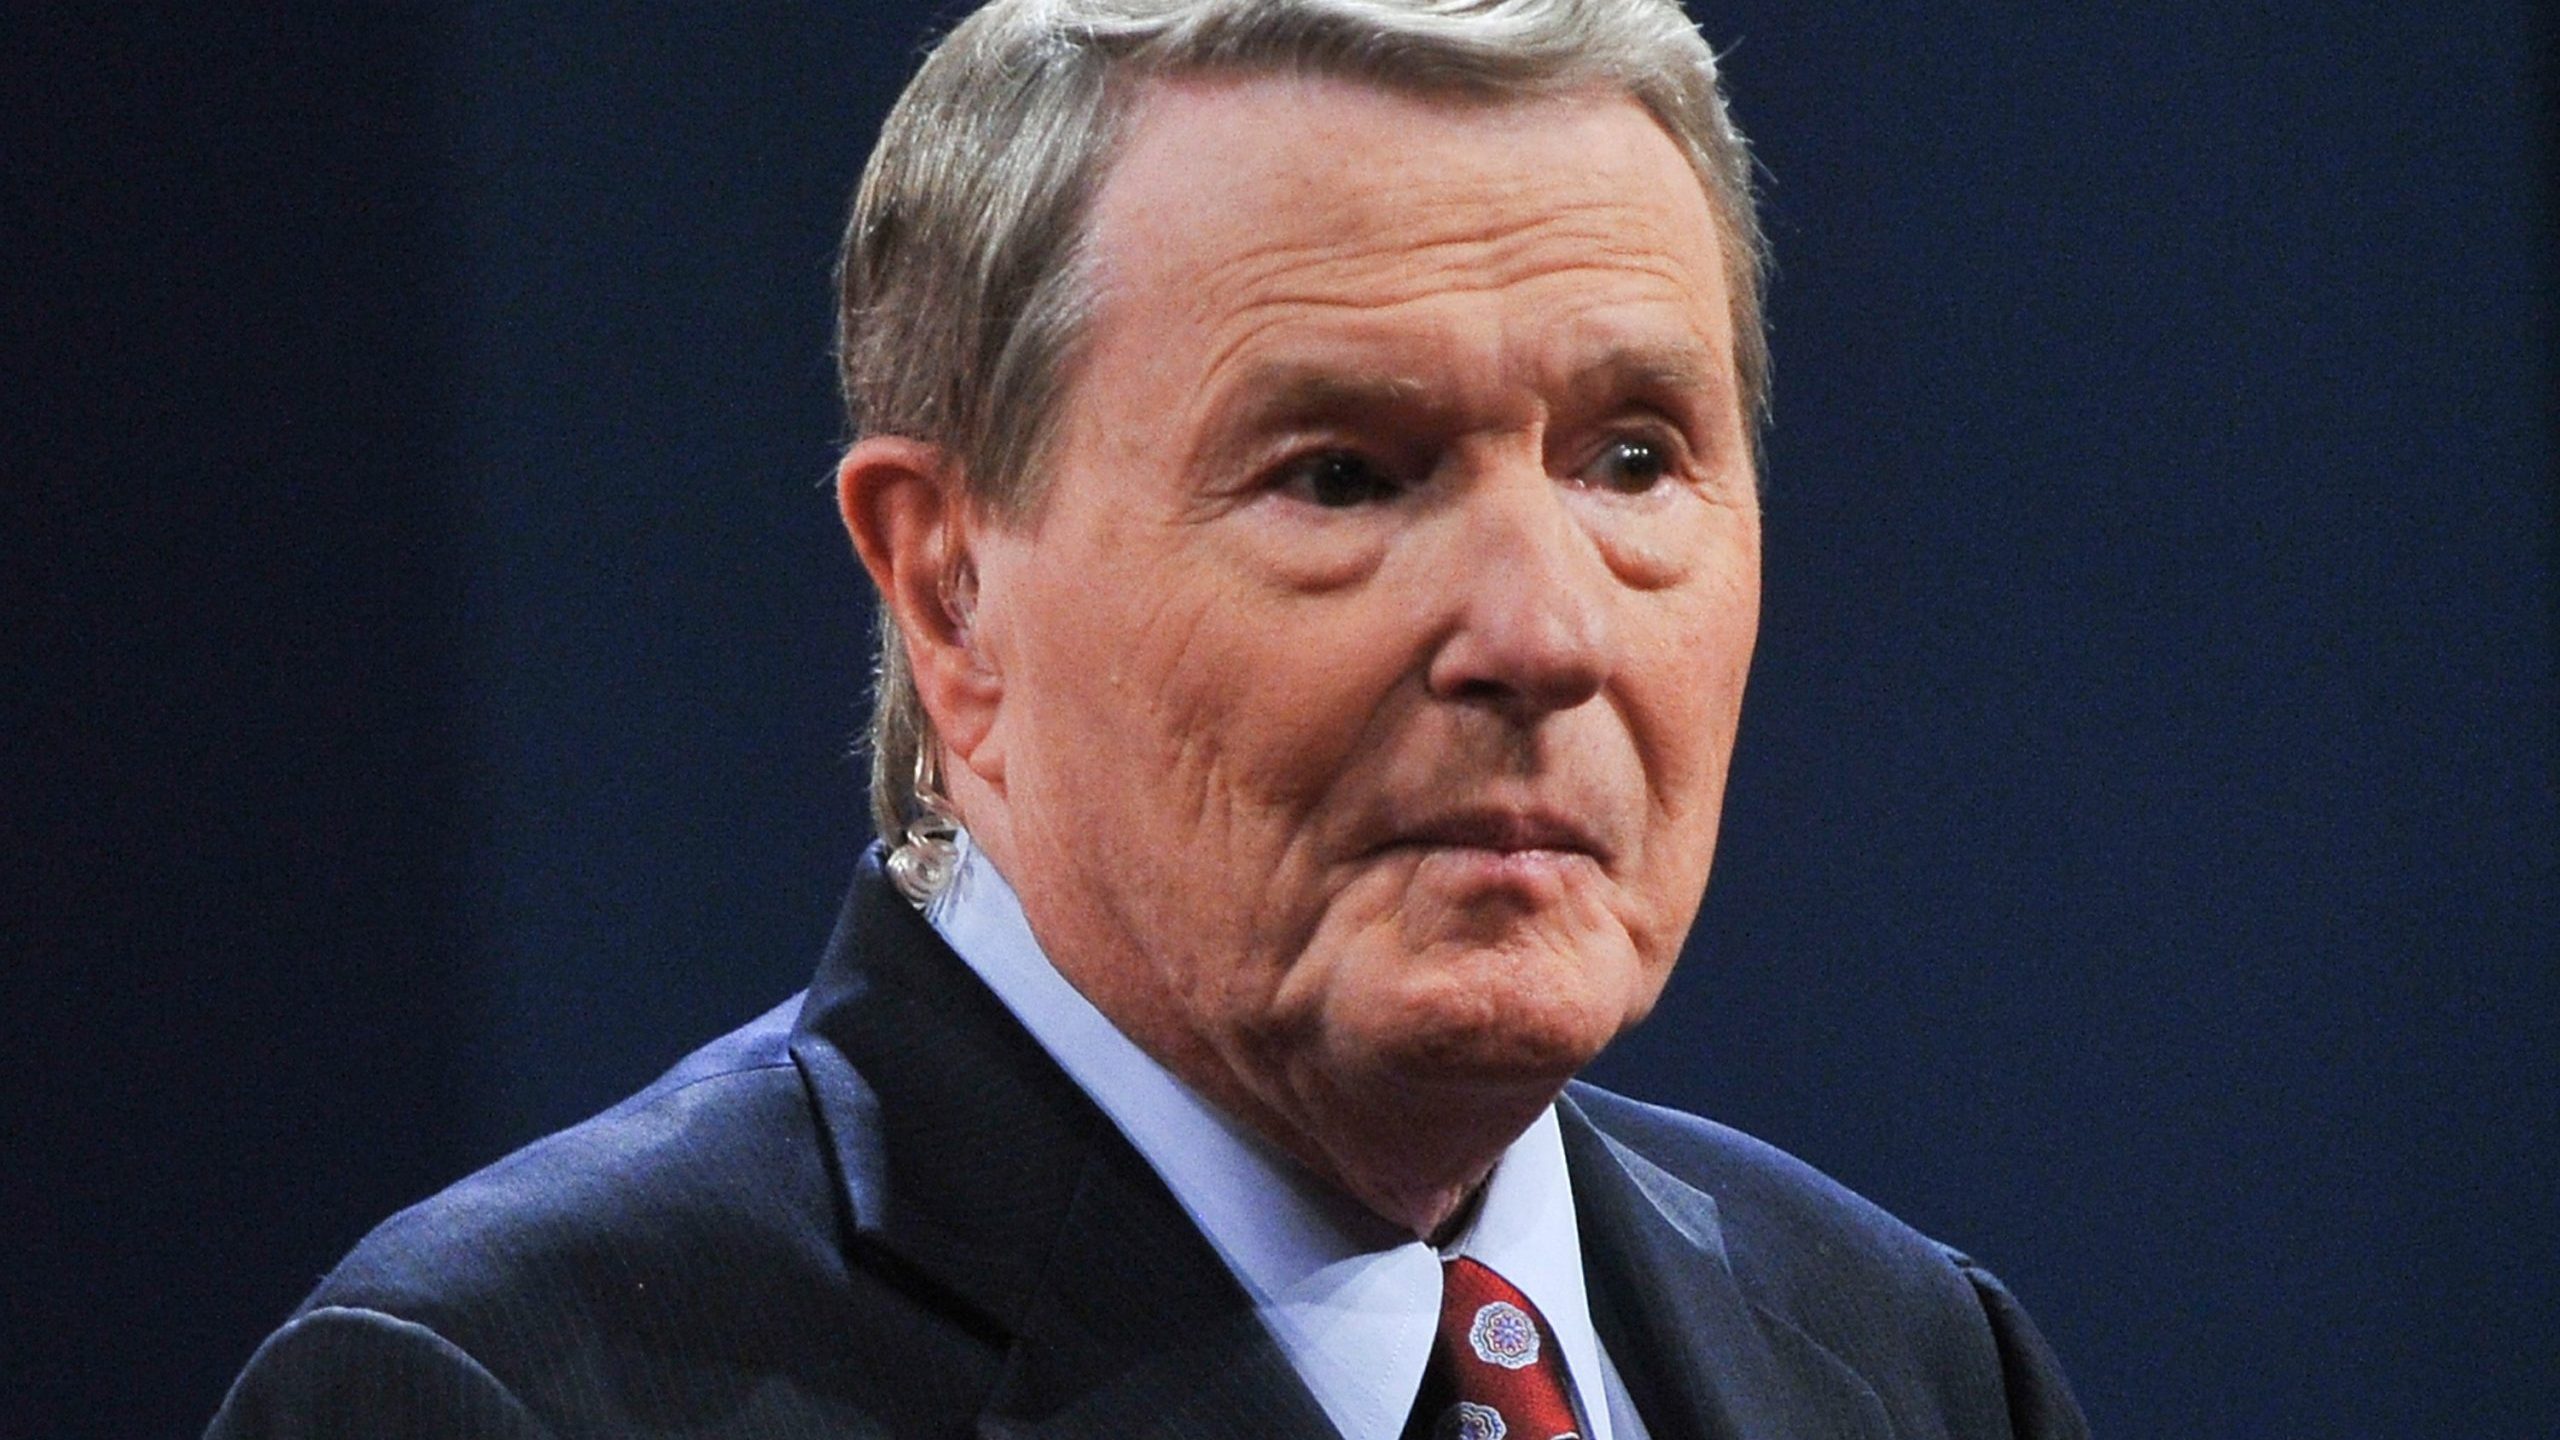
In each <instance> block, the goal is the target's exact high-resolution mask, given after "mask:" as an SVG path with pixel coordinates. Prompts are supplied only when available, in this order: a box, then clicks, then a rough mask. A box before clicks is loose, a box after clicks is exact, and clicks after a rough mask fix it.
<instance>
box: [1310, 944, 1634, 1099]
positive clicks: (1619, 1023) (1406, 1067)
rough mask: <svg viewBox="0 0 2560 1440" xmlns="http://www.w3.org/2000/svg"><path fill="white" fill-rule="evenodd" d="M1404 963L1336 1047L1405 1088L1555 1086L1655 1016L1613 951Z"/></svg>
mask: <svg viewBox="0 0 2560 1440" xmlns="http://www.w3.org/2000/svg"><path fill="white" fill-rule="evenodd" d="M1594 948H1595V949H1597V950H1599V951H1600V952H1601V953H1600V954H1598V955H1594V954H1593V953H1592V951H1590V950H1584V951H1580V952H1567V953H1561V954H1560V953H1557V952H1555V951H1552V950H1547V949H1545V948H1544V947H1527V948H1525V949H1515V948H1512V947H1503V948H1499V949H1481V950H1471V951H1468V952H1466V953H1463V954H1459V955H1447V954H1429V955H1425V956H1423V957H1419V958H1416V957H1401V958H1400V962H1399V969H1400V973H1398V974H1396V975H1395V976H1394V977H1393V978H1392V983H1391V984H1390V985H1389V986H1388V987H1387V990H1386V993H1383V994H1380V995H1377V996H1374V997H1364V1001H1363V1003H1358V1004H1354V1005H1350V1006H1346V1007H1344V1010H1343V1013H1341V1014H1339V1015H1337V1017H1336V1024H1335V1025H1334V1026H1333V1027H1332V1028H1333V1029H1334V1031H1335V1035H1336V1042H1337V1045H1341V1046H1343V1047H1344V1048H1349V1049H1356V1050H1357V1051H1358V1052H1361V1053H1363V1054H1365V1055H1367V1056H1368V1057H1370V1065H1368V1066H1366V1067H1363V1068H1371V1069H1374V1070H1375V1071H1377V1072H1379V1073H1380V1074H1381V1077H1382V1078H1387V1077H1393V1078H1395V1079H1398V1080H1401V1081H1402V1082H1404V1083H1407V1084H1414V1085H1424V1086H1429V1085H1434V1084H1456V1085H1468V1086H1480V1085H1494V1086H1526V1085H1535V1086H1548V1087H1554V1086H1561V1085H1562V1084H1563V1083H1564V1082H1565V1081H1567V1080H1570V1079H1572V1078H1573V1076H1574V1075H1575V1074H1577V1073H1578V1072H1580V1071H1581V1069H1582V1068H1583V1067H1584V1066H1586V1065H1588V1064H1590V1063H1591V1061H1592V1060H1593V1059H1595V1058H1596V1057H1598V1055H1599V1054H1600V1052H1601V1051H1602V1050H1603V1049H1606V1048H1607V1047H1608V1045H1609V1043H1610V1042H1611V1041H1613V1040H1615V1039H1616V1038H1617V1037H1618V1036H1619V1034H1620V1033H1622V1032H1623V1031H1625V1030H1626V1029H1627V1027H1629V1026H1631V1025H1633V1024H1634V1023H1636V1021H1638V1020H1639V1019H1642V1018H1643V1016H1644V1014H1645V1013H1646V1012H1647V1011H1649V1010H1650V1009H1651V1008H1652V1004H1653V996H1654V995H1655V994H1656V993H1658V990H1659V985H1658V984H1648V983H1645V981H1644V980H1643V978H1642V977H1643V974H1644V972H1643V971H1642V969H1641V968H1640V967H1638V966H1637V965H1636V963H1635V958H1634V956H1633V954H1632V953H1631V952H1630V951H1629V950H1628V949H1627V947H1626V946H1625V944H1624V942H1623V941H1621V942H1620V943H1619V944H1618V945H1617V946H1616V947H1614V949H1615V953H1609V951H1610V949H1611V948H1612V947H1594Z"/></svg>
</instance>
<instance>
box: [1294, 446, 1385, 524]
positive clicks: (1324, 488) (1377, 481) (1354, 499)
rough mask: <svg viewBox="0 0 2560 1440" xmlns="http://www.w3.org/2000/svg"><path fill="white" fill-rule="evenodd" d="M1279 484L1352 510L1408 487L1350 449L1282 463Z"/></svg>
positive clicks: (1301, 497)
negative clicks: (1354, 507)
mask: <svg viewBox="0 0 2560 1440" xmlns="http://www.w3.org/2000/svg"><path fill="white" fill-rule="evenodd" d="M1276 488H1277V489H1278V490H1279V491H1280V492H1281V493H1282V494H1284V495H1288V496H1291V497H1293V498H1295V499H1299V500H1304V501H1306V502H1307V503H1308V504H1310V505H1319V506H1322V507H1323V508H1325V509H1327V510H1348V509H1350V508H1352V507H1353V506H1356V505H1375V504H1377V503H1379V502H1381V501H1385V500H1392V499H1394V498H1395V497H1396V496H1397V495H1399V494H1401V493H1402V492H1403V490H1404V487H1403V486H1402V485H1400V484H1398V483H1397V482H1396V479H1395V477H1394V476H1392V475H1389V474H1388V473H1387V472H1386V471H1385V470H1383V469H1381V468H1379V466H1378V465H1377V464H1376V463H1375V462H1373V461H1371V460H1369V459H1367V458H1366V457H1364V456H1360V455H1356V454H1353V453H1352V452H1350V451H1348V450H1319V451H1317V452H1316V453H1314V454H1312V455H1301V456H1299V457H1298V458H1297V459H1295V460H1292V461H1290V462H1289V463H1288V464H1286V465H1284V466H1282V467H1280V472H1279V476H1278V478H1277V483H1276Z"/></svg>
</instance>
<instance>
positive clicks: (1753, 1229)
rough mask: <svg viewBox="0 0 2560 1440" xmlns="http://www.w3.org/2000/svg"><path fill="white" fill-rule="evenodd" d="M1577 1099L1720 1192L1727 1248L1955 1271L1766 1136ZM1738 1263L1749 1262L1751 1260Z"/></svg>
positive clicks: (1923, 1239) (1590, 1097) (1905, 1230)
mask: <svg viewBox="0 0 2560 1440" xmlns="http://www.w3.org/2000/svg"><path fill="white" fill-rule="evenodd" d="M1570 1093H1571V1095H1572V1098H1573V1100H1574V1103H1575V1104H1576V1105H1578V1106H1579V1107H1580V1108H1581V1110H1582V1113H1583V1114H1584V1115H1585V1116H1586V1117H1587V1118H1588V1119H1589V1120H1590V1121H1591V1124H1592V1128H1594V1129H1595V1130H1598V1131H1599V1132H1600V1133H1601V1134H1602V1135H1604V1136H1607V1137H1608V1138H1609V1139H1611V1140H1613V1141H1616V1142H1617V1143H1618V1144H1619V1145H1621V1146H1623V1147H1625V1148H1626V1149H1628V1150H1631V1151H1633V1152H1635V1153H1636V1154H1637V1155H1640V1156H1642V1157H1643V1158H1644V1159H1646V1160H1647V1161H1650V1162H1651V1163H1652V1164H1654V1165H1657V1166H1660V1167H1661V1168H1662V1169H1663V1170H1664V1171H1666V1172H1668V1173H1669V1174H1671V1175H1673V1176H1675V1177H1676V1178H1678V1179H1680V1180H1681V1181H1683V1182H1685V1183H1687V1184H1689V1185H1690V1186H1692V1187H1694V1188H1696V1189H1699V1190H1702V1191H1704V1192H1706V1193H1707V1194H1708V1195H1711V1196H1713V1197H1714V1198H1715V1201H1716V1205H1717V1209H1718V1213H1719V1219H1720V1221H1721V1222H1722V1224H1723V1225H1724V1227H1725V1230H1726V1240H1727V1244H1728V1247H1729V1248H1730V1247H1732V1246H1733V1245H1734V1243H1735V1242H1736V1241H1742V1242H1755V1241H1756V1242H1764V1243H1768V1244H1773V1245H1775V1246H1776V1247H1777V1248H1778V1249H1779V1250H1780V1251H1781V1252H1782V1253H1784V1254H1786V1255H1788V1256H1790V1257H1793V1256H1796V1255H1801V1254H1803V1253H1805V1250H1804V1247H1806V1246H1808V1245H1810V1246H1812V1247H1814V1253H1841V1252H1845V1253H1846V1254H1847V1255H1850V1256H1855V1257H1859V1258H1862V1259H1863V1260H1865V1261H1866V1262H1867V1263H1869V1264H1873V1265H1882V1266H1885V1267H1887V1268H1889V1269H1896V1270H1899V1269H1905V1268H1909V1267H1918V1268H1919V1269H1921V1270H1924V1271H1927V1272H1931V1273H1943V1274H1945V1275H1948V1276H1950V1277H1952V1276H1953V1275H1954V1273H1955V1264H1954V1256H1953V1252H1951V1251H1949V1250H1948V1249H1947V1248H1946V1247H1944V1246H1942V1245H1940V1244H1938V1243H1937V1242H1936V1241H1933V1240H1931V1239H1929V1238H1928V1237H1927V1236H1925V1235H1923V1234H1921V1233H1920V1232H1919V1231H1917V1230H1915V1229H1913V1228H1912V1227H1911V1226H1909V1225H1907V1224H1904V1223H1903V1222H1902V1221H1901V1220H1899V1219H1897V1218H1895V1217H1894V1216H1893V1215H1892V1214H1891V1213H1890V1212H1888V1211H1886V1210H1885V1209H1884V1208H1883V1207H1882V1206H1879V1205H1877V1204H1875V1203H1874V1202H1873V1201H1871V1200H1868V1199H1867V1198H1866V1197H1865V1196H1863V1195H1860V1194H1858V1193H1857V1192H1856V1191H1854V1190H1851V1189H1850V1188H1849V1187H1848V1186H1846V1185H1843V1184H1841V1183H1840V1182H1839V1181H1837V1180H1835V1179H1833V1178H1832V1177H1831V1176H1829V1175H1827V1174H1825V1173H1823V1172H1822V1171H1821V1170H1819V1169H1816V1168H1815V1167H1814V1166H1812V1165H1809V1164H1807V1163H1806V1162H1804V1161H1803V1160H1800V1159H1798V1158H1796V1157H1795V1156H1793V1155H1790V1154H1788V1153H1787V1152H1786V1151H1784V1150H1781V1149H1779V1148H1778V1147H1777V1146H1775V1145H1772V1144H1770V1143H1768V1142H1767V1141H1765V1140H1761V1139H1757V1138H1755V1137H1753V1136H1750V1135H1746V1134H1744V1133H1743V1132H1741V1131H1739V1130H1736V1129H1734V1128H1732V1127H1731V1126H1728V1125H1721V1124H1718V1123H1716V1122H1715V1121H1713V1120H1708V1119H1704V1118H1702V1117H1699V1116H1696V1115H1691V1114H1687V1113H1685V1112H1683V1111H1679V1110H1672V1109H1668V1108H1666V1107H1664V1106H1660V1105H1649V1104H1646V1103H1644V1102H1643V1101H1640V1100H1631V1099H1629V1098H1627V1097H1626V1096H1623V1095H1619V1094H1615V1093H1613V1092H1611V1091H1607V1090H1603V1089H1600V1088H1599V1087H1597V1086H1592V1085H1576V1086H1574V1087H1573V1088H1572V1090H1571V1092H1570ZM1748 1248H1752V1247H1750V1246H1748V1245H1746V1249H1748ZM1732 1258H1733V1259H1735V1261H1736V1262H1737V1263H1742V1262H1743V1261H1744V1260H1745V1259H1746V1258H1747V1256H1741V1255H1737V1256H1733V1257H1732Z"/></svg>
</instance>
